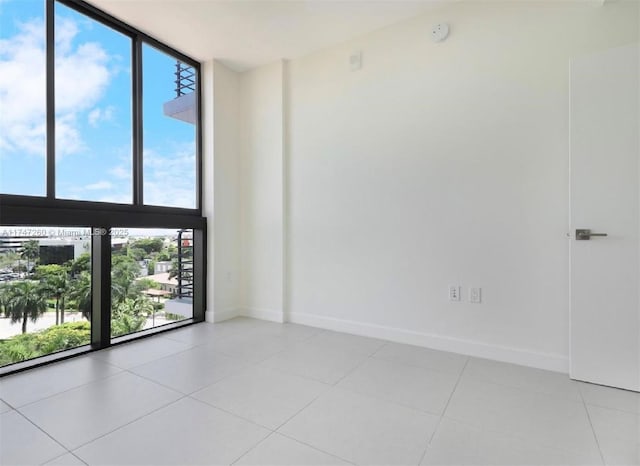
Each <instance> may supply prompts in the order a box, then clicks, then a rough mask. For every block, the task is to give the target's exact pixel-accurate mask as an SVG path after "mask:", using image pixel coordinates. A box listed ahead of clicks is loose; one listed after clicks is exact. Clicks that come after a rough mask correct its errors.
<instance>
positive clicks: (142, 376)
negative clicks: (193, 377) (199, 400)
mask: <svg viewBox="0 0 640 466" xmlns="http://www.w3.org/2000/svg"><path fill="white" fill-rule="evenodd" d="M123 372H126V373H127V374H129V375H133V376H135V377H140V378H141V379H143V380H146V381H147V382H150V383H153V384H155V385H158V386H160V387H162V388H166V389H167V390H171V391H172V392H175V393H178V394H180V395H183V396H189V393H185V392H183V391H182V390H178V389H177V388H175V387H170V386H169V385H165V384H163V383H162V382H158V381H157V380H154V379H151V378H149V377H147V376H146V375H141V374H138V373H136V372H133V371H131V370H128V369H125V370H124V371H123ZM196 391H197V390H196Z"/></svg>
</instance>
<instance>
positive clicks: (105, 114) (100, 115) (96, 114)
mask: <svg viewBox="0 0 640 466" xmlns="http://www.w3.org/2000/svg"><path fill="white" fill-rule="evenodd" d="M114 112H115V108H114V107H113V105H109V106H107V107H105V108H101V107H96V108H94V109H93V110H91V111H90V112H89V114H88V115H87V120H88V121H89V124H90V125H91V126H93V127H94V128H97V127H98V123H100V122H101V121H111V120H113V114H114Z"/></svg>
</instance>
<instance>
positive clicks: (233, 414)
mask: <svg viewBox="0 0 640 466" xmlns="http://www.w3.org/2000/svg"><path fill="white" fill-rule="evenodd" d="M194 393H195V392H194ZM186 398H189V399H190V400H193V401H196V402H198V403H202V404H204V405H206V406H208V407H209V408H213V409H217V410H219V411H222V412H223V413H225V414H229V415H230V416H233V417H235V418H238V419H240V420H241V421H245V422H248V423H249V424H253V425H254V426H256V427H260V428H261V429H264V430H268V431H270V432H275V430H273V429H272V428H271V427H269V426H265V425H264V424H259V423H258V422H256V421H254V420H253V419H249V418H247V417H243V416H241V415H239V414H236V413H233V412H231V411H229V410H227V409H225V408H221V407H220V406H216V405H214V404H212V403H209V402H208V401H205V400H201V399H200V398H196V397H194V396H191V395H187V396H186Z"/></svg>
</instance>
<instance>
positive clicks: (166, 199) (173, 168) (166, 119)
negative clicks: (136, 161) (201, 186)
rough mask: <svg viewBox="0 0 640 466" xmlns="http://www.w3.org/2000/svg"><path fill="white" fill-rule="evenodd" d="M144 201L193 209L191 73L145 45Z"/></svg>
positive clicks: (193, 83)
mask: <svg viewBox="0 0 640 466" xmlns="http://www.w3.org/2000/svg"><path fill="white" fill-rule="evenodd" d="M142 76H143V84H142V87H143V126H144V128H143V144H144V153H143V177H144V193H143V196H144V203H145V204H148V205H159V206H170V207H184V208H190V209H194V208H196V156H195V154H196V104H197V92H196V89H197V87H196V75H195V70H194V69H193V68H191V67H189V66H188V65H185V64H184V63H181V62H179V61H177V60H176V59H175V58H173V57H171V56H169V55H167V54H165V53H163V52H160V51H158V50H156V49H154V48H153V47H150V46H148V45H144V46H143V49H142Z"/></svg>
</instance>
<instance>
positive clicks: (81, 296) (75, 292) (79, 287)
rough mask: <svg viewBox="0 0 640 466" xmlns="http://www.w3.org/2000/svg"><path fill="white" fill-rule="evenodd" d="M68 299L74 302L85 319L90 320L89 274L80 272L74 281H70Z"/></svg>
mask: <svg viewBox="0 0 640 466" xmlns="http://www.w3.org/2000/svg"><path fill="white" fill-rule="evenodd" d="M69 298H70V299H73V300H74V301H75V302H76V306H77V307H78V310H79V311H80V312H82V315H83V316H84V318H85V319H87V320H89V319H90V318H91V274H90V273H89V272H85V271H83V272H80V275H78V277H77V278H76V279H75V280H72V281H71V286H70V290H69Z"/></svg>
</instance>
